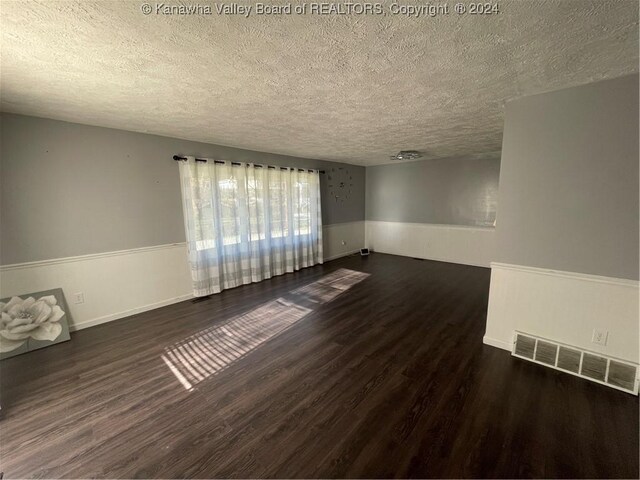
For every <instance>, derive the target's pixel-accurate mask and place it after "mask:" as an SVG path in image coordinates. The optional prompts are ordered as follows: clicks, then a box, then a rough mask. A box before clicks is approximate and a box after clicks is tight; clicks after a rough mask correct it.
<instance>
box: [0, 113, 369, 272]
mask: <svg viewBox="0 0 640 480" xmlns="http://www.w3.org/2000/svg"><path fill="white" fill-rule="evenodd" d="M0 121H1V124H0V127H1V130H2V132H1V146H0V222H1V228H0V264H3V265H6V264H11V263H21V262H30V261H37V260H45V259H51V258H59V257H69V256H76V255H84V254H90V253H100V252H108V251H115V250H124V249H129V248H138V247H145V246H152V245H161V244H167V243H174V242H183V241H184V239H185V237H184V225H183V219H182V206H181V199H180V182H179V177H178V165H177V163H176V162H174V161H173V160H172V156H173V155H174V154H182V155H195V156H204V157H212V158H220V159H226V160H236V161H251V162H255V163H264V164H270V165H281V166H294V167H306V168H319V169H325V170H328V169H330V168H331V167H337V166H341V167H344V164H335V163H332V162H325V161H320V160H310V159H303V158H295V157H288V156H283V155H274V154H268V153H261V152H252V151H248V150H240V149H235V148H229V147H222V146H217V145H208V144H204V143H197V142H190V141H187V140H179V139H174V138H168V137H160V136H155V135H147V134H141V133H133V132H127V131H123V130H114V129H108V128H100V127H91V126H87V125H79V124H73V123H67V122H60V121H56V120H47V119H42V118H35V117H28V116H23V115H14V114H8V113H4V114H2V115H1V119H0ZM349 171H350V173H351V175H352V177H353V184H354V187H353V193H352V195H351V198H350V199H349V200H346V201H345V202H344V203H342V202H340V203H336V202H335V200H333V201H332V200H331V199H330V198H329V195H328V193H327V180H326V175H323V176H322V177H321V188H322V196H323V205H322V208H323V211H322V216H323V222H324V223H325V224H327V225H328V224H334V223H344V222H351V221H361V220H364V186H365V185H364V184H365V169H364V167H357V166H349Z"/></svg>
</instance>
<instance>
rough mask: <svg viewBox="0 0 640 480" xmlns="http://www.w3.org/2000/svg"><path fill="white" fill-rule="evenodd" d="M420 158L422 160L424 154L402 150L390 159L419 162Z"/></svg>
mask: <svg viewBox="0 0 640 480" xmlns="http://www.w3.org/2000/svg"><path fill="white" fill-rule="evenodd" d="M418 158H422V154H421V153H420V152H418V151H417V150H402V151H401V152H398V153H396V154H395V155H391V156H390V157H389V159H390V160H417V159H418Z"/></svg>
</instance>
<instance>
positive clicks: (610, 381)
mask: <svg viewBox="0 0 640 480" xmlns="http://www.w3.org/2000/svg"><path fill="white" fill-rule="evenodd" d="M511 353H512V355H513V356H515V357H518V358H524V359H525V360H529V361H531V362H534V363H538V364H540V365H546V366H547V367H551V368H554V369H556V370H561V371H563V372H567V373H570V374H572V375H577V376H579V377H582V378H586V379H587V380H591V381H594V382H597V383H600V384H602V385H606V386H608V387H612V388H616V389H618V390H622V391H625V392H628V393H633V394H634V395H638V383H639V379H638V366H637V365H634V364H632V363H628V362H624V361H621V360H617V359H613V358H610V357H607V356H605V355H601V354H598V353H593V352H589V351H587V350H583V349H580V348H577V347H572V346H569V345H564V344H562V343H558V342H554V341H551V340H548V339H545V338H540V337H536V336H534V335H530V334H528V333H522V332H516V334H515V342H514V343H513V351H512V352H511Z"/></svg>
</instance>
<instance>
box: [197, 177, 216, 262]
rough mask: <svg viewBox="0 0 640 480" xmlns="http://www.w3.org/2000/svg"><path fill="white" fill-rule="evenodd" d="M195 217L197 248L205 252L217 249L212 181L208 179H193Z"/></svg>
mask: <svg viewBox="0 0 640 480" xmlns="http://www.w3.org/2000/svg"><path fill="white" fill-rule="evenodd" d="M191 188H192V191H194V192H196V194H195V195H193V197H192V202H191V203H192V208H193V216H194V221H195V227H196V228H195V236H196V248H197V249H198V250H204V249H207V248H213V247H215V240H214V239H215V230H214V228H213V227H214V226H213V203H212V201H211V180H210V179H208V178H200V179H198V178H192V179H191Z"/></svg>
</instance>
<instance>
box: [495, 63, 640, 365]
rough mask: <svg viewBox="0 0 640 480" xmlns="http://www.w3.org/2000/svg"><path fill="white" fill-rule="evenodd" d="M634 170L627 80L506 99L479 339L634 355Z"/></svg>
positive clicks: (633, 94)
mask: <svg viewBox="0 0 640 480" xmlns="http://www.w3.org/2000/svg"><path fill="white" fill-rule="evenodd" d="M638 173H639V172H638V76H637V75H633V76H627V77H622V78H619V79H615V80H609V81H606V82H600V83H595V84H591V85H585V86H581V87H577V88H572V89H568V90H561V91H557V92H552V93H547V94H544V95H537V96H534V97H528V98H522V99H518V100H515V101H513V102H510V103H509V104H508V105H507V108H506V118H505V131H504V143H503V150H502V165H501V173H500V194H499V202H500V209H499V212H498V218H497V221H496V253H495V259H496V261H494V263H492V264H491V269H492V270H491V286H490V292H489V307H488V312H487V329H486V334H485V338H484V342H485V343H487V344H489V345H493V346H497V347H501V348H505V349H510V348H511V347H512V345H513V333H514V331H515V330H522V331H525V332H528V333H532V334H535V335H538V336H540V337H545V338H549V339H552V340H556V341H560V342H563V343H566V344H569V345H575V346H579V347H582V348H585V349H588V350H591V351H595V352H599V353H603V354H606V355H610V356H613V357H618V358H622V359H624V360H628V361H631V362H638V360H639V358H638V338H639V334H640V332H639V322H638V308H639V303H640V302H639V297H640V291H639V288H638V285H639V284H638V280H637V279H638V246H639V245H638V216H639V208H638ZM596 328H597V329H601V330H605V331H606V332H608V337H607V343H606V345H597V344H595V343H593V342H592V336H593V330H594V329H596Z"/></svg>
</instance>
